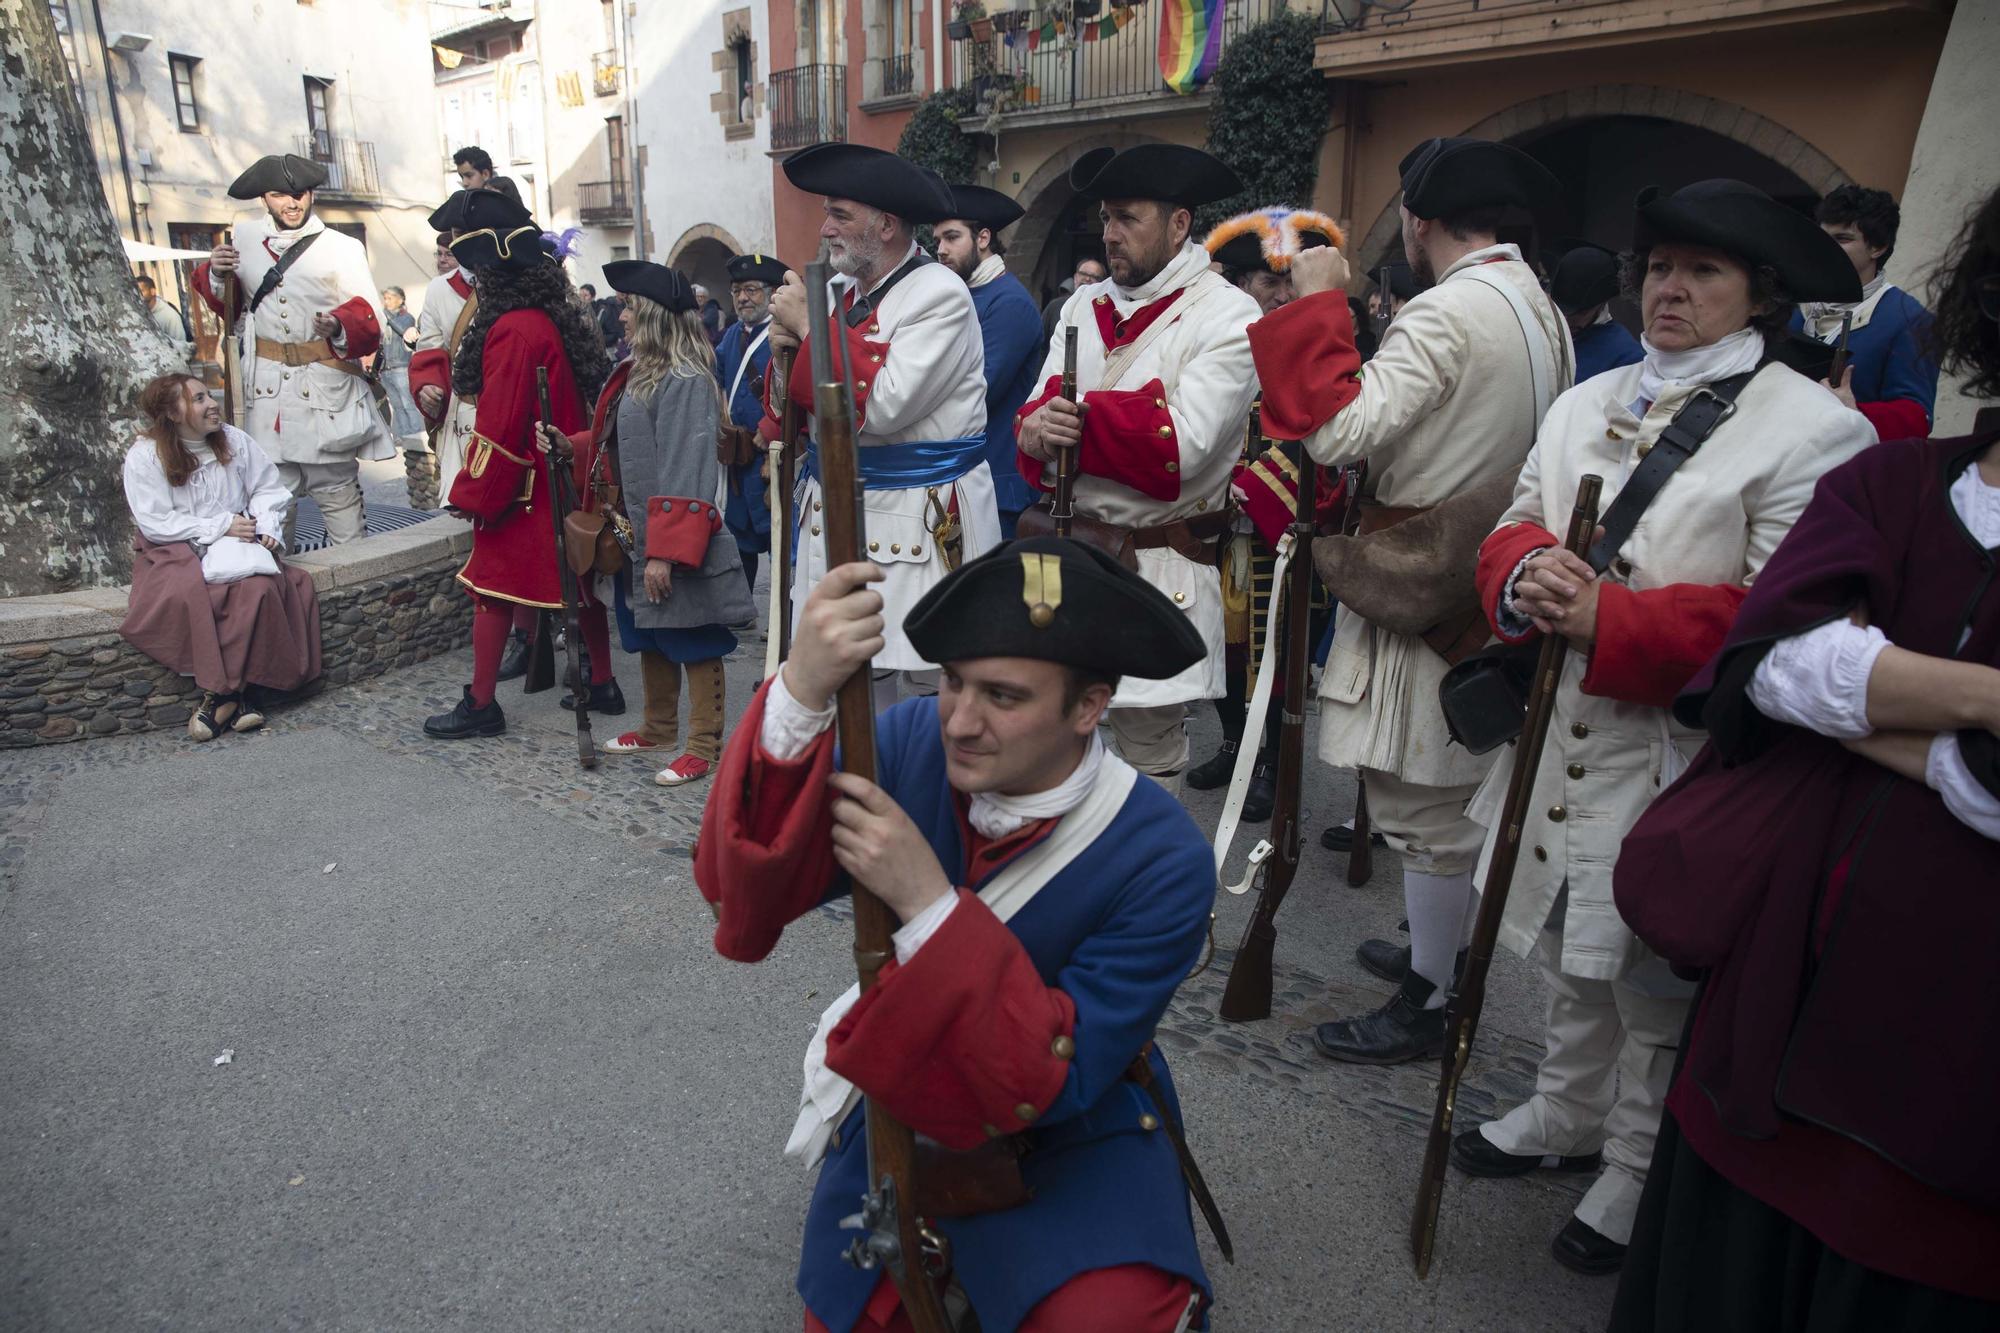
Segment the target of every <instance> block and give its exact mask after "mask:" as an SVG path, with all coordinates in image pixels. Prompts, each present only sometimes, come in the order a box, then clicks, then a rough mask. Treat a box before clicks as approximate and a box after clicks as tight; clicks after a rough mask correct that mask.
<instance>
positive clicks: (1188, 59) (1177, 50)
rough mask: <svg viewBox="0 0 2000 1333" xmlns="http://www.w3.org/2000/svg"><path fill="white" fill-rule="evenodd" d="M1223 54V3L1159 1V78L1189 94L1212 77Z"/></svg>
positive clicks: (1220, 1) (1215, 1) (1192, 0)
mask: <svg viewBox="0 0 2000 1333" xmlns="http://www.w3.org/2000/svg"><path fill="white" fill-rule="evenodd" d="M1221 54H1222V0H1161V11H1160V77H1161V78H1163V79H1165V80H1166V81H1167V86H1168V87H1169V88H1172V89H1173V90H1174V91H1175V92H1177V93H1191V92H1193V91H1194V90H1195V89H1196V88H1198V87H1200V86H1201V85H1202V84H1204V83H1207V82H1208V80H1209V76H1210V75H1212V74H1214V73H1215V62H1216V60H1217V59H1218V58H1219V57H1220V56H1221Z"/></svg>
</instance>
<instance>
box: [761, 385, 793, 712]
mask: <svg viewBox="0 0 2000 1333" xmlns="http://www.w3.org/2000/svg"><path fill="white" fill-rule="evenodd" d="M795 355H797V350H796V349H795V348H790V347H786V348H783V349H781V350H779V351H777V352H774V353H772V355H771V374H772V375H774V376H776V379H775V380H771V381H767V384H768V383H775V384H776V385H777V386H778V392H779V393H781V394H783V395H784V398H783V402H784V404H785V407H784V412H783V414H782V415H781V416H780V417H779V419H778V438H777V439H775V440H773V441H771V443H770V445H769V448H770V451H771V460H772V462H773V464H774V465H775V466H773V467H772V469H771V484H770V486H768V487H767V488H766V489H765V492H764V493H765V495H767V496H768V495H771V494H773V493H774V492H775V493H776V496H777V501H776V503H774V504H773V505H772V506H771V617H770V622H769V624H767V625H766V626H765V633H764V679H765V680H769V679H770V678H771V677H772V676H775V675H776V674H777V673H778V664H779V663H781V662H783V661H784V660H785V659H786V658H787V657H790V656H791V655H792V485H793V483H794V482H795V480H796V477H795V476H794V463H793V456H792V442H793V440H795V439H796V438H797V437H798V433H799V407H798V404H797V403H795V402H793V401H792V358H793V357H794V356H795Z"/></svg>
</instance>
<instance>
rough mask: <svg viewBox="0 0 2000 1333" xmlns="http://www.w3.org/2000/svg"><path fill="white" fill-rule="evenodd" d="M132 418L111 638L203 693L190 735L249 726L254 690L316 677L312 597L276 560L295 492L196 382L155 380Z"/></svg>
mask: <svg viewBox="0 0 2000 1333" xmlns="http://www.w3.org/2000/svg"><path fill="white" fill-rule="evenodd" d="M139 411H140V414H141V415H142V416H144V417H145V419H146V429H145V431H144V436H143V438H141V439H140V440H139V442H138V443H136V444H134V445H133V446H132V447H131V449H130V450H128V451H127V452H126V454H125V500H126V503H127V504H129V505H131V507H132V522H133V524H134V526H135V527H136V528H137V529H138V531H137V533H136V534H135V535H134V537H133V539H132V552H133V554H132V596H131V602H130V608H129V609H128V610H127V612H126V614H125V623H124V624H122V625H120V626H119V627H118V632H119V633H120V634H122V635H124V636H125V638H126V639H127V640H129V641H130V642H131V644H132V646H133V647H135V648H137V649H138V650H139V651H140V652H142V653H145V654H146V655H147V656H148V657H151V658H153V659H154V660H155V661H157V662H159V663H161V664H162V665H164V666H168V667H171V668H172V669H173V670H175V671H178V672H180V673H181V674H182V675H184V676H192V677H193V678H194V681H195V684H197V685H199V686H200V687H201V690H202V697H201V704H200V706H199V707H197V708H196V709H195V711H194V716H192V717H190V718H189V719H188V728H187V729H188V735H190V736H192V737H194V738H195V739H196V740H198V741H207V740H213V739H215V737H216V736H217V735H219V734H221V733H222V732H224V731H250V730H253V729H255V728H257V727H261V726H263V725H264V706H263V700H262V699H261V698H260V697H259V691H260V690H261V689H273V690H295V689H297V688H298V687H299V686H301V685H303V684H305V683H306V682H307V681H309V680H312V679H314V678H315V677H317V676H318V675H319V594H318V593H316V592H314V591H313V584H312V576H311V575H309V574H307V573H306V572H305V571H304V570H300V569H293V568H291V567H289V566H287V565H286V564H284V563H283V561H281V560H280V559H278V556H277V553H278V552H279V551H280V550H281V540H280V534H281V533H283V531H284V529H285V514H286V511H287V510H289V509H290V508H291V504H292V493H291V491H290V490H288V489H287V488H286V487H285V484H284V483H283V482H282V481H279V480H278V469H277V468H276V467H274V466H272V464H271V460H270V459H269V458H267V457H265V455H264V451H263V450H262V449H259V448H258V447H257V442H256V441H255V440H252V439H251V438H250V437H249V436H248V435H245V434H244V433H243V432H242V431H240V430H238V429H236V428H235V427H234V426H225V425H223V424H222V407H221V404H219V403H217V402H216V401H215V399H214V397H213V396H211V395H210V393H209V391H208V386H206V385H205V384H203V383H202V382H201V381H200V380H198V379H196V378H194V377H193V376H191V375H181V374H174V375H162V376H160V377H159V378H158V379H156V380H154V381H153V382H152V383H150V384H148V385H147V386H146V387H145V388H144V389H142V390H140V392H139ZM260 571H261V572H260Z"/></svg>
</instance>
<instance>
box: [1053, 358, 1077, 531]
mask: <svg viewBox="0 0 2000 1333" xmlns="http://www.w3.org/2000/svg"><path fill="white" fill-rule="evenodd" d="M1062 397H1063V398H1064V399H1065V400H1066V401H1068V402H1072V403H1073V402H1075V401H1076V325H1074V324H1071V325H1067V326H1065V327H1064V329H1063V373H1062ZM1076 451H1077V446H1075V445H1073V444H1070V445H1063V446H1061V447H1060V448H1059V449H1058V451H1057V453H1056V490H1055V498H1054V499H1053V500H1052V501H1051V502H1050V504H1049V517H1050V518H1052V519H1054V520H1055V525H1056V536H1058V537H1067V536H1069V530H1070V525H1071V523H1072V521H1073V520H1074V519H1075V518H1076Z"/></svg>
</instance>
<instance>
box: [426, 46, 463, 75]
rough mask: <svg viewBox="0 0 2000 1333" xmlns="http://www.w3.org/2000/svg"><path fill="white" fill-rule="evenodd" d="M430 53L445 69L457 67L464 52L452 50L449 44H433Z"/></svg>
mask: <svg viewBox="0 0 2000 1333" xmlns="http://www.w3.org/2000/svg"><path fill="white" fill-rule="evenodd" d="M431 54H432V55H434V56H436V57H437V62H438V64H440V65H443V66H444V67H445V68H446V69H457V68H458V65H459V62H460V61H462V60H464V59H465V52H463V51H454V50H452V49H451V48H450V47H449V46H433V47H431Z"/></svg>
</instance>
